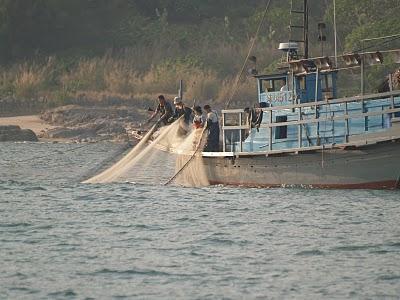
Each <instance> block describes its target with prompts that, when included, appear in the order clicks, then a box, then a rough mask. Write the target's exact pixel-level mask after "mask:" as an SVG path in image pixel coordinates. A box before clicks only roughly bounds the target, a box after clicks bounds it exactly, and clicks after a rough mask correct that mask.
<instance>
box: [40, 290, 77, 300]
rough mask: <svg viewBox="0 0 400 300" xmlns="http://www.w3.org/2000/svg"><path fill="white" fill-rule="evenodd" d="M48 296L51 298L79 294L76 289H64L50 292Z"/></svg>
mask: <svg viewBox="0 0 400 300" xmlns="http://www.w3.org/2000/svg"><path fill="white" fill-rule="evenodd" d="M47 296H48V297H50V298H53V297H58V296H61V297H76V296H78V295H77V294H76V293H75V291H74V290H72V289H67V290H64V291H58V292H53V293H49V294H47Z"/></svg>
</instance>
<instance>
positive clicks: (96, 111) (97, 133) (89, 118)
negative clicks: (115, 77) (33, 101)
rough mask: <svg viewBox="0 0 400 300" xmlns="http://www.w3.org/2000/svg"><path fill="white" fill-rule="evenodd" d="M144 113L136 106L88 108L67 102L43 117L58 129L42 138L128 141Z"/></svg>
mask: <svg viewBox="0 0 400 300" xmlns="http://www.w3.org/2000/svg"><path fill="white" fill-rule="evenodd" d="M144 117H145V116H144V115H143V113H141V112H140V111H138V110H137V109H135V108H133V107H126V106H118V107H85V106H79V105H68V106H63V107H58V108H55V109H51V110H48V111H46V112H44V113H43V114H42V115H41V119H42V120H44V121H46V122H47V123H49V124H52V125H53V126H57V128H54V129H51V130H48V131H47V132H45V133H44V134H43V135H41V137H43V138H50V139H70V140H71V139H72V140H76V141H99V140H114V141H127V140H128V139H129V137H128V131H129V128H132V127H135V126H138V123H139V121H142V120H143V118H144Z"/></svg>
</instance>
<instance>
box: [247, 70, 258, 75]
mask: <svg viewBox="0 0 400 300" xmlns="http://www.w3.org/2000/svg"><path fill="white" fill-rule="evenodd" d="M247 74H249V75H250V76H255V75H257V74H258V71H257V69H256V68H249V69H248V70H247Z"/></svg>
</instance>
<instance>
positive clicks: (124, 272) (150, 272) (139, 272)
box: [92, 268, 172, 276]
mask: <svg viewBox="0 0 400 300" xmlns="http://www.w3.org/2000/svg"><path fill="white" fill-rule="evenodd" d="M96 274H120V275H144V276H170V275H172V274H170V273H167V272H161V271H156V270H145V269H144V270H142V269H129V270H112V269H108V268H104V269H101V270H99V271H96V272H94V273H92V275H96Z"/></svg>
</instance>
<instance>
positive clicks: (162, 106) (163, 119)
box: [146, 95, 173, 125]
mask: <svg viewBox="0 0 400 300" xmlns="http://www.w3.org/2000/svg"><path fill="white" fill-rule="evenodd" d="M158 113H160V118H159V119H158V121H157V125H161V124H163V125H167V124H168V119H169V118H170V117H171V116H172V114H173V111H172V105H171V103H169V101H167V100H166V99H165V97H164V96H163V95H160V96H158V105H157V108H156V110H155V111H154V113H153V114H152V115H151V116H150V118H149V119H148V120H147V122H146V123H149V122H150V121H151V120H153V119H154V118H155V116H156V115H157V114H158Z"/></svg>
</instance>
